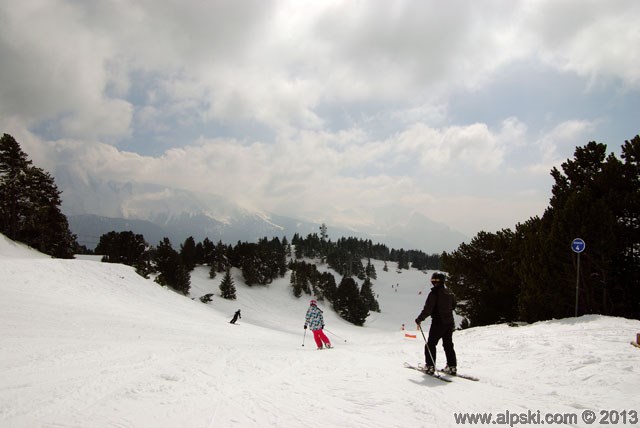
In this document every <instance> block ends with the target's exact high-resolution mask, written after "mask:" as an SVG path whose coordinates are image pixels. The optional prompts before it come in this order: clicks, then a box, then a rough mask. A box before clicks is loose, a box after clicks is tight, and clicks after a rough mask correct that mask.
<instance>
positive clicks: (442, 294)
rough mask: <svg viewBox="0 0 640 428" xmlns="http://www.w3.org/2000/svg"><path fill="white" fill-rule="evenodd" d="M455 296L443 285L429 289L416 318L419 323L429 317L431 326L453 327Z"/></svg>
mask: <svg viewBox="0 0 640 428" xmlns="http://www.w3.org/2000/svg"><path fill="white" fill-rule="evenodd" d="M456 303H457V302H456V296H454V295H453V293H452V292H451V290H449V289H448V288H446V287H445V286H444V285H436V286H434V287H433V288H432V289H431V292H430V293H429V295H428V296H427V301H426V302H425V304H424V309H422V312H420V315H418V318H416V323H421V322H422V321H424V320H425V319H426V318H427V317H429V316H430V317H431V320H432V321H431V325H438V326H446V327H454V326H455V322H454V320H453V310H454V309H455V308H456Z"/></svg>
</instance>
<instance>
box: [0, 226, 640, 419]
mask: <svg viewBox="0 0 640 428" xmlns="http://www.w3.org/2000/svg"><path fill="white" fill-rule="evenodd" d="M375 263H376V269H377V272H378V280H376V281H375V282H374V292H375V293H377V294H378V299H379V302H380V305H381V308H382V312H381V313H376V314H372V315H371V316H370V317H369V318H368V319H367V322H366V323H365V325H364V326H363V327H355V326H353V325H351V324H349V323H346V322H345V321H343V320H341V319H340V318H339V317H338V316H336V314H335V313H334V312H333V310H332V309H331V308H330V307H329V306H328V305H326V304H324V303H321V307H322V308H323V310H324V314H325V321H326V322H325V324H326V331H327V332H328V335H329V338H330V339H331V340H332V341H333V345H334V349H332V350H323V351H317V350H316V349H315V345H314V344H313V340H312V338H311V337H310V335H309V334H305V332H304V330H303V328H302V327H303V324H304V314H305V311H306V308H307V307H308V299H305V298H301V299H296V298H295V297H293V295H292V293H291V289H290V286H289V277H288V275H287V276H285V277H284V278H282V279H279V280H277V281H275V282H274V283H272V284H271V285H270V286H269V287H247V286H245V285H244V284H243V283H242V280H241V275H240V274H239V272H237V271H234V272H233V274H234V281H235V283H236V287H237V295H238V299H237V300H235V301H227V300H224V299H222V298H220V297H219V295H218V294H216V296H214V298H213V301H212V302H211V303H209V304H203V303H201V302H200V301H199V300H198V299H197V297H199V296H201V295H203V294H206V293H217V292H218V286H219V283H220V281H221V278H215V279H213V280H211V279H209V278H208V276H207V269H205V268H197V269H196V271H194V273H193V275H192V291H191V296H187V297H185V296H182V295H180V294H176V293H174V292H172V291H170V290H168V289H166V288H162V287H160V286H159V285H157V284H155V283H153V282H152V281H150V280H145V279H144V278H142V277H140V276H138V275H137V274H135V272H134V271H133V269H131V268H129V267H127V266H122V265H114V264H104V263H99V262H97V261H93V260H54V259H51V258H49V257H47V256H44V255H42V254H39V253H36V252H34V251H32V250H29V249H28V248H25V247H24V246H22V245H19V244H15V243H13V242H11V241H9V240H7V239H6V238H5V237H4V236H2V235H0V278H2V281H0V293H1V295H2V299H0V336H1V337H2V341H1V342H0V380H1V382H0V403H1V404H0V426H2V427H11V428H45V427H54V426H55V427H63V426H64V427H83V428H104V427H115V426H118V427H136V428H174V427H189V428H210V427H243V428H252V427H260V428H264V427H278V428H298V427H301V426H313V427H317V428H324V427H327V428H328V427H331V428H335V427H367V428H383V427H384V428H389V427H392V428H393V427H398V428H400V427H402V428H404V427H455V426H459V425H460V424H462V422H461V420H462V418H467V419H466V420H467V424H468V425H471V423H470V421H469V419H468V418H470V417H478V416H480V417H485V418H491V419H490V420H485V422H486V423H484V424H480V423H476V424H475V425H480V426H495V425H496V423H495V422H496V421H500V420H502V421H503V425H510V426H528V425H533V424H534V423H535V421H536V419H535V418H540V419H541V420H543V421H546V424H547V425H549V424H550V423H549V421H555V422H556V424H559V421H563V422H564V423H566V424H567V425H568V426H579V427H587V426H603V425H604V422H603V421H607V420H608V421H612V420H616V421H618V423H620V424H621V425H624V424H623V422H626V424H627V425H629V426H632V425H637V423H638V414H637V412H638V410H639V409H638V407H637V398H634V397H637V395H636V393H637V385H638V384H639V383H640V349H638V348H635V347H632V346H631V345H630V344H629V342H630V341H631V340H633V339H634V338H635V335H636V333H637V332H640V321H637V320H628V319H623V318H613V317H604V316H596V315H592V316H583V317H579V318H569V319H564V320H554V321H548V322H540V323H536V324H533V325H526V326H521V327H509V326H507V325H496V326H490V327H482V328H471V329H467V330H464V331H458V332H456V333H455V334H454V342H455V346H456V351H457V353H458V360H459V370H460V371H461V372H466V373H471V374H473V375H476V376H478V377H479V378H480V381H479V382H470V381H466V380H464V379H455V378H454V379H453V381H452V382H451V383H444V382H441V381H439V380H436V379H433V378H431V377H427V376H425V375H423V374H421V373H418V372H415V371H412V370H407V369H405V368H403V362H405V361H408V362H412V363H418V362H421V361H422V359H423V349H424V342H423V340H422V338H421V335H420V333H419V332H416V331H415V328H414V327H413V324H412V320H413V319H414V318H415V316H416V315H417V314H418V313H419V311H420V309H421V307H422V305H423V303H424V297H425V292H426V291H427V289H428V286H427V284H426V283H427V278H428V275H425V274H424V273H422V272H419V271H416V270H409V271H403V273H401V274H398V273H396V272H395V271H393V270H391V271H390V272H384V271H383V270H382V263H381V262H375ZM395 284H397V285H398V286H397V287H395V286H394V287H393V288H391V285H395ZM189 297H193V298H196V299H195V300H192V299H191V298H189ZM237 309H241V311H242V319H241V320H240V322H239V325H232V324H229V322H228V321H229V320H230V319H231V316H232V314H233V313H234V312H235V311H236V310H237ZM402 324H405V325H406V326H407V329H408V330H405V331H402V330H401V325H402ZM423 326H424V328H425V329H426V328H428V327H429V325H428V322H427V323H425V324H423ZM438 351H439V352H440V353H439V355H438V357H437V358H438V362H439V364H438V365H439V366H442V365H443V364H444V362H443V359H442V358H443V356H442V352H441V347H439V349H438ZM592 416H593V417H595V423H593V421H592V420H591V419H590V418H591V417H592ZM514 418H515V419H514ZM532 418H533V419H532ZM549 418H550V419H549ZM605 418H608V419H605ZM585 420H586V421H589V422H591V423H589V424H587V423H585V422H584V421H585ZM491 421H493V422H494V423H491ZM523 421H524V422H523Z"/></svg>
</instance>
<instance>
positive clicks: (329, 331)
mask: <svg viewBox="0 0 640 428" xmlns="http://www.w3.org/2000/svg"><path fill="white" fill-rule="evenodd" d="M323 330H324V331H326V332H328V333H330V334H332V335H334V336H335V337H337V338H338V339H344V341H345V342H346V341H347V339H345V338H344V337H340V336H338V335H337V334H335V333H334V332H332V331H331V330H327V329H326V328H325V329H323Z"/></svg>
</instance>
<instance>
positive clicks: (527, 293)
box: [441, 136, 640, 326]
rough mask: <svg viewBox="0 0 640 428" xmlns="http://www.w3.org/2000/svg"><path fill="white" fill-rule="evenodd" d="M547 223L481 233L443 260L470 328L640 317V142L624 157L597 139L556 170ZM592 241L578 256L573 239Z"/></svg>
mask: <svg viewBox="0 0 640 428" xmlns="http://www.w3.org/2000/svg"><path fill="white" fill-rule="evenodd" d="M551 176H552V177H553V180H554V184H553V186H552V189H551V190H552V197H551V200H550V204H549V207H548V208H547V209H546V210H545V211H544V213H543V214H542V216H541V217H538V216H536V217H532V218H530V219H529V220H527V221H525V222H524V223H519V224H517V225H516V226H515V228H514V229H513V230H511V229H504V230H500V231H498V232H496V233H487V232H480V233H478V234H477V235H476V236H475V237H474V238H473V239H472V240H471V242H469V243H468V244H467V243H465V244H462V245H460V246H459V247H458V249H457V250H455V251H453V252H451V253H444V254H443V255H442V259H441V260H442V265H443V270H445V271H446V272H448V273H449V280H448V285H449V287H451V288H452V289H453V291H454V293H455V294H456V296H457V297H458V298H459V300H460V301H462V302H463V303H462V304H460V305H459V309H458V311H459V312H461V313H462V314H463V315H464V316H465V317H466V318H467V321H468V323H469V324H470V325H475V326H478V325H487V324H493V323H498V322H512V321H525V322H535V321H540V320H547V319H552V318H564V317H570V316H574V314H575V306H576V305H575V302H576V285H578V289H579V291H578V314H579V315H582V314H604V315H614V316H623V317H628V318H635V319H640V137H639V136H636V137H635V138H633V139H632V140H631V141H625V143H624V145H622V150H621V159H618V158H617V157H616V156H615V155H614V154H613V153H610V154H607V146H606V145H604V144H600V143H596V142H590V143H588V144H587V145H585V146H582V147H577V148H576V150H575V152H574V157H573V159H568V160H567V161H566V162H564V163H563V164H562V165H561V170H560V169H557V168H553V169H552V170H551ZM575 238H582V239H583V240H584V241H585V242H586V248H585V250H584V252H582V253H581V254H580V271H579V272H578V271H577V254H576V253H574V252H573V251H572V250H571V242H572V241H573V239H575Z"/></svg>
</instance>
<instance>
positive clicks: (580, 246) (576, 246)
mask: <svg viewBox="0 0 640 428" xmlns="http://www.w3.org/2000/svg"><path fill="white" fill-rule="evenodd" d="M586 246H587V244H585V243H584V240H582V239H580V238H576V239H574V240H573V241H572V242H571V249H572V250H573V252H574V253H576V254H578V263H577V267H576V314H575V316H576V317H577V316H578V293H579V291H580V253H581V252H583V251H584V249H585V247H586Z"/></svg>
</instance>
